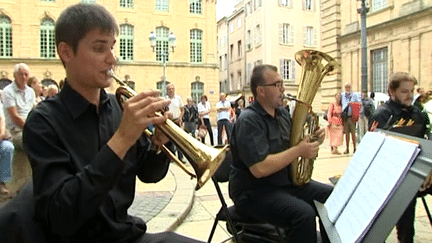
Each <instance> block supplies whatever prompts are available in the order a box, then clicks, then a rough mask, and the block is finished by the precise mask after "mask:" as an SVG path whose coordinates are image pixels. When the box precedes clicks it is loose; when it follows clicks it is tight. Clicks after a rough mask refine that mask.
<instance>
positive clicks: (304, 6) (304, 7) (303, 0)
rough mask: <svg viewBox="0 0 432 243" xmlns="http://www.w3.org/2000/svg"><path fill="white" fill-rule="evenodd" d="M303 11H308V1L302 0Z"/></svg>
mask: <svg viewBox="0 0 432 243" xmlns="http://www.w3.org/2000/svg"><path fill="white" fill-rule="evenodd" d="M302 5H303V10H306V0H302Z"/></svg>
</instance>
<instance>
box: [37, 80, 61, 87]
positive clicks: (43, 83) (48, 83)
mask: <svg viewBox="0 0 432 243" xmlns="http://www.w3.org/2000/svg"><path fill="white" fill-rule="evenodd" d="M41 84H42V85H45V86H47V87H48V86H50V85H52V84H54V85H55V86H57V88H59V85H58V84H57V82H56V81H54V79H50V78H46V79H44V80H42V81H41Z"/></svg>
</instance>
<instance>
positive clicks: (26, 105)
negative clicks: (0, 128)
mask: <svg viewBox="0 0 432 243" xmlns="http://www.w3.org/2000/svg"><path fill="white" fill-rule="evenodd" d="M29 76H30V69H29V67H28V66H27V65H26V64H25V63H19V64H17V65H15V68H14V78H15V81H14V82H12V83H11V84H9V85H8V86H6V87H5V88H4V90H3V94H2V100H3V106H4V110H5V112H4V113H5V120H6V128H7V129H8V130H9V131H10V133H11V135H12V141H13V143H14V145H15V147H16V148H21V149H22V129H23V128H24V123H25V120H26V118H27V115H28V113H29V112H30V111H31V109H33V106H34V104H35V102H36V97H35V93H34V91H33V89H32V88H30V87H29V86H28V85H27V79H28V78H29Z"/></svg>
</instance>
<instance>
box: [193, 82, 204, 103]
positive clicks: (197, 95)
mask: <svg viewBox="0 0 432 243" xmlns="http://www.w3.org/2000/svg"><path fill="white" fill-rule="evenodd" d="M203 94H204V83H202V82H199V81H195V82H193V83H191V97H192V99H193V100H194V101H195V102H196V103H197V104H198V103H199V102H200V101H201V96H202V95H203Z"/></svg>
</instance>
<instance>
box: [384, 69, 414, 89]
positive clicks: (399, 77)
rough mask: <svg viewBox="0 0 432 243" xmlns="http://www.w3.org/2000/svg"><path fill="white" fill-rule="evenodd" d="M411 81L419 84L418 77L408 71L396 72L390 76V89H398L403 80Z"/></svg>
mask: <svg viewBox="0 0 432 243" xmlns="http://www.w3.org/2000/svg"><path fill="white" fill-rule="evenodd" d="M406 81H410V82H413V83H414V85H416V84H417V79H416V78H415V77H414V76H413V75H411V74H409V73H407V72H396V73H394V74H393V75H392V76H391V77H390V81H389V87H388V90H389V91H390V90H391V91H396V90H397V89H398V88H399V86H400V84H401V83H402V82H406Z"/></svg>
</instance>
